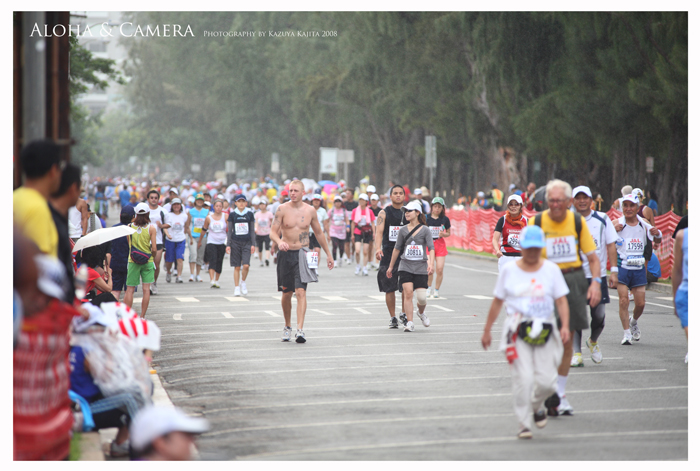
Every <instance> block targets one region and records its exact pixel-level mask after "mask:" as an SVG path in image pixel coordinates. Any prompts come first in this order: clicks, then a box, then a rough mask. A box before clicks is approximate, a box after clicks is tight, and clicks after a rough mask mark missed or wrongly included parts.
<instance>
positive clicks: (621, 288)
mask: <svg viewBox="0 0 700 471" xmlns="http://www.w3.org/2000/svg"><path fill="white" fill-rule="evenodd" d="M628 292H629V290H628V289H627V286H625V285H623V284H620V283H618V284H617V295H618V297H619V298H620V299H619V301H620V322H622V330H624V331H625V332H626V331H628V330H629V328H630V314H629V307H630V300H629V298H628V297H627V293H628Z"/></svg>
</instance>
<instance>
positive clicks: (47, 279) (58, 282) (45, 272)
mask: <svg viewBox="0 0 700 471" xmlns="http://www.w3.org/2000/svg"><path fill="white" fill-rule="evenodd" d="M34 263H36V268H37V271H38V272H39V277H38V279H37V283H36V284H37V287H38V288H39V290H40V291H41V292H42V293H44V294H45V295H47V296H51V297H52V298H58V299H61V298H63V296H64V295H65V292H64V291H63V287H62V286H63V280H64V279H65V278H66V276H65V273H66V270H65V268H63V265H62V264H61V262H59V261H58V259H55V258H53V257H51V256H50V255H46V254H37V255H35V256H34Z"/></svg>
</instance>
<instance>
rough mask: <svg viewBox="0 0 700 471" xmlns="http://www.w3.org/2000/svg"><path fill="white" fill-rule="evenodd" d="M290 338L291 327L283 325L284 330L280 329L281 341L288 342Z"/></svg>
mask: <svg viewBox="0 0 700 471" xmlns="http://www.w3.org/2000/svg"><path fill="white" fill-rule="evenodd" d="M291 338H292V328H291V327H287V326H285V327H284V330H283V331H282V341H283V342H289V341H290V340H291Z"/></svg>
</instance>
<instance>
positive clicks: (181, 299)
mask: <svg viewBox="0 0 700 471" xmlns="http://www.w3.org/2000/svg"><path fill="white" fill-rule="evenodd" d="M175 299H177V300H178V301H180V302H181V303H198V302H199V299H197V298H175Z"/></svg>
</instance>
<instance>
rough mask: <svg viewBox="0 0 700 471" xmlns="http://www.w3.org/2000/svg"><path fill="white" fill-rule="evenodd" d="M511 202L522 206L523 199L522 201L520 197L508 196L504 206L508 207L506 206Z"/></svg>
mask: <svg viewBox="0 0 700 471" xmlns="http://www.w3.org/2000/svg"><path fill="white" fill-rule="evenodd" d="M511 201H515V202H517V203H518V204H519V205H521V206H522V204H523V199H522V198H521V197H520V196H518V195H510V196H509V197H508V201H507V202H506V206H508V204H509V203H510V202H511Z"/></svg>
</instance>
